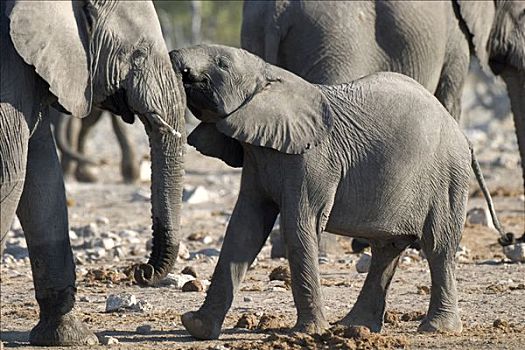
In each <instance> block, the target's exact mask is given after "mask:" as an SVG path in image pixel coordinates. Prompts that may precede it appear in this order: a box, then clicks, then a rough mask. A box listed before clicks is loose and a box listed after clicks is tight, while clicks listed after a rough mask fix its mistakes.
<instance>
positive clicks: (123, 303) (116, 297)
mask: <svg viewBox="0 0 525 350" xmlns="http://www.w3.org/2000/svg"><path fill="white" fill-rule="evenodd" d="M136 304H137V297H136V296H134V295H133V294H129V293H122V294H110V295H109V296H108V298H107V300H106V312H114V311H119V310H123V309H133V307H134V306H135V305H136Z"/></svg>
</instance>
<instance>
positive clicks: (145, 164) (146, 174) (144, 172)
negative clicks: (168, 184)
mask: <svg viewBox="0 0 525 350" xmlns="http://www.w3.org/2000/svg"><path fill="white" fill-rule="evenodd" d="M139 179H140V181H142V182H150V181H151V162H150V161H149V160H142V161H141V162H140V165H139Z"/></svg>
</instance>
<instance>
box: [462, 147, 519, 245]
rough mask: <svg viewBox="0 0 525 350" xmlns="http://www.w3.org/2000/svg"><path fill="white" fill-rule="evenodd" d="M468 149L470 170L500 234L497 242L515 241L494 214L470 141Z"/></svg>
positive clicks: (512, 235) (509, 243) (492, 203)
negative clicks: (470, 163) (470, 161)
mask: <svg viewBox="0 0 525 350" xmlns="http://www.w3.org/2000/svg"><path fill="white" fill-rule="evenodd" d="M468 144H469V149H470V156H471V160H472V170H473V171H474V175H475V176H476V180H477V181H478V184H479V187H480V188H481V192H483V197H485V201H486V202H487V206H488V208H489V212H490V216H491V218H492V222H493V223H494V227H495V228H496V230H497V231H498V233H499V234H500V238H498V242H499V244H501V245H502V246H507V245H511V244H514V243H516V238H515V236H514V233H512V232H506V233H505V231H503V228H502V227H501V224H500V222H499V220H498V216H497V215H496V210H495V209H494V202H493V201H492V197H491V196H490V192H489V190H488V188H487V184H486V182H485V179H484V178H483V173H482V172H481V167H480V166H479V163H478V160H477V159H476V155H475V154H474V147H472V144H471V143H470V141H468Z"/></svg>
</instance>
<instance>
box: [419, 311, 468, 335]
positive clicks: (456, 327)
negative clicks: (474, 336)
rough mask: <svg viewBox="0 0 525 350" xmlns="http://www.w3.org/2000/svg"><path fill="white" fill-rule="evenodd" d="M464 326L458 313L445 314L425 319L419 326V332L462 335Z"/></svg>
mask: <svg viewBox="0 0 525 350" xmlns="http://www.w3.org/2000/svg"><path fill="white" fill-rule="evenodd" d="M462 330H463V325H462V324H461V319H460V318H459V315H458V314H457V313H444V314H438V315H434V316H431V317H428V316H427V317H425V319H423V321H422V322H421V324H420V325H419V328H418V332H433V333H437V332H447V333H461V331H462Z"/></svg>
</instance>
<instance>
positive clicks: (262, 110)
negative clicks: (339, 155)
mask: <svg viewBox="0 0 525 350" xmlns="http://www.w3.org/2000/svg"><path fill="white" fill-rule="evenodd" d="M216 125H217V129H219V131H221V132H222V133H224V134H225V135H227V136H230V137H233V138H234V139H236V140H239V141H241V142H245V143H249V144H252V145H255V146H263V147H269V148H273V149H275V150H278V151H280V152H283V153H289V154H301V153H304V152H306V151H307V150H308V149H310V148H312V147H314V146H316V145H318V144H319V143H320V142H321V141H322V140H323V139H324V138H326V136H328V134H329V133H330V131H331V128H332V112H331V109H330V106H329V104H328V101H327V100H326V98H325V96H324V95H323V94H322V93H321V91H320V89H319V88H317V87H316V86H314V85H312V84H310V83H308V82H306V81H304V80H302V79H300V78H298V77H296V76H293V75H292V74H291V73H288V72H286V73H284V74H283V78H279V79H278V80H276V81H273V82H271V83H270V84H269V85H267V86H266V87H265V88H264V89H263V90H262V91H260V92H258V93H257V94H255V95H254V96H253V97H252V99H251V100H249V101H248V102H247V103H245V104H244V105H243V106H242V107H240V108H239V109H238V110H237V111H235V112H234V113H232V114H230V115H229V116H228V117H226V118H225V119H222V120H221V121H219V122H217V124H216Z"/></svg>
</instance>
